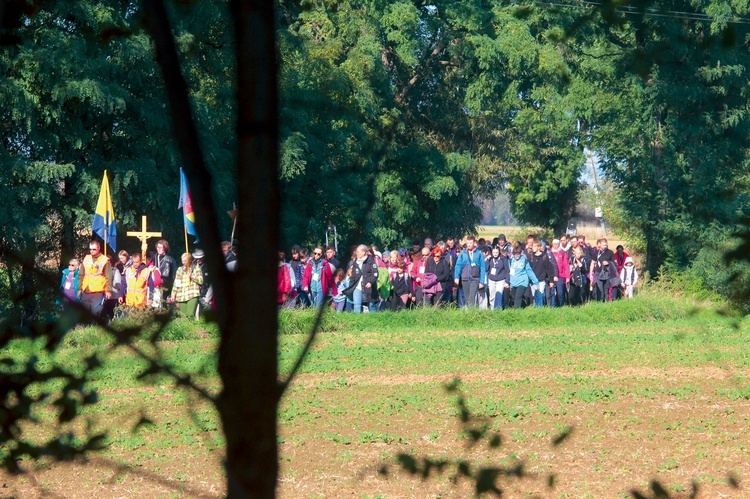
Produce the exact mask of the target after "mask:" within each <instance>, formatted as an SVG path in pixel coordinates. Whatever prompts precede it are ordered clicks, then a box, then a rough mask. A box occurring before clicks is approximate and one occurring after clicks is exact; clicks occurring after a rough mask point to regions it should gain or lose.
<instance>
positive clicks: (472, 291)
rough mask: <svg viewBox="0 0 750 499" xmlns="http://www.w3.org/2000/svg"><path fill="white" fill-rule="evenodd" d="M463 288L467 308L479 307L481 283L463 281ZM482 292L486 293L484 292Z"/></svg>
mask: <svg viewBox="0 0 750 499" xmlns="http://www.w3.org/2000/svg"><path fill="white" fill-rule="evenodd" d="M461 287H463V289H464V296H465V298H466V306H467V307H476V306H478V304H479V302H478V298H479V296H478V293H479V281H466V280H461ZM482 292H485V291H484V290H482Z"/></svg>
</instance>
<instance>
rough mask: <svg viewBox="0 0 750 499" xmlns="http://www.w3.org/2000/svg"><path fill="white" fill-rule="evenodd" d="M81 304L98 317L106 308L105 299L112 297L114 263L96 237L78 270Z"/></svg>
mask: <svg viewBox="0 0 750 499" xmlns="http://www.w3.org/2000/svg"><path fill="white" fill-rule="evenodd" d="M78 278H79V285H80V289H79V291H80V293H79V296H80V299H81V304H82V305H83V306H84V308H86V310H88V311H89V312H91V314H93V315H94V316H96V317H100V316H101V315H102V312H103V310H104V301H105V300H109V299H110V298H112V293H113V291H114V288H113V287H112V265H110V263H109V258H107V257H106V256H104V255H103V254H102V245H101V243H100V242H99V241H97V240H96V239H92V240H91V241H90V242H89V254H88V255H86V257H85V258H84V259H83V265H82V266H81V268H80V269H79V272H78Z"/></svg>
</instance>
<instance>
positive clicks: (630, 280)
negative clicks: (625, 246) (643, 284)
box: [620, 257, 638, 298]
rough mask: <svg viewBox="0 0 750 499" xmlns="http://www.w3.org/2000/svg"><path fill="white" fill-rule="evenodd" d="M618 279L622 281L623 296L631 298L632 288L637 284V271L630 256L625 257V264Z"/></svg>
mask: <svg viewBox="0 0 750 499" xmlns="http://www.w3.org/2000/svg"><path fill="white" fill-rule="evenodd" d="M620 281H622V284H621V286H622V287H623V288H624V289H625V296H626V297H628V298H632V297H633V288H635V285H636V284H638V271H637V270H636V269H635V264H634V263H633V259H632V258H630V257H627V258H625V265H623V266H622V270H621V271H620Z"/></svg>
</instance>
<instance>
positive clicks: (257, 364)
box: [219, 0, 280, 497]
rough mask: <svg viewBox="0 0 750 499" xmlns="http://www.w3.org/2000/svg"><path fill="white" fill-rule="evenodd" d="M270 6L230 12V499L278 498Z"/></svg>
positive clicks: (224, 348)
mask: <svg viewBox="0 0 750 499" xmlns="http://www.w3.org/2000/svg"><path fill="white" fill-rule="evenodd" d="M273 5H274V2H273V1H270V0H255V1H242V0H234V1H233V2H232V4H231V8H232V17H233V19H234V23H235V24H234V29H235V45H236V50H237V146H238V151H237V178H238V185H237V191H238V192H237V195H238V206H237V207H238V212H239V215H238V218H237V234H238V246H239V255H238V271H237V275H236V287H235V293H236V295H235V296H236V297H237V300H236V303H235V304H233V305H234V307H235V310H234V312H233V313H230V314H229V322H228V324H227V328H226V330H222V336H221V346H220V348H219V374H220V375H221V379H222V381H223V382H224V389H223V391H222V393H221V396H220V399H219V410H220V413H221V418H222V423H223V425H224V433H225V435H226V438H227V449H226V452H227V457H226V471H227V480H228V493H229V497H273V496H274V494H275V490H276V479H277V475H278V452H277V443H276V416H277V406H278V359H277V356H278V353H277V351H278V347H277V343H278V338H277V334H278V317H277V310H276V281H277V279H278V277H277V275H276V274H277V268H278V244H279V212H280V201H279V185H278V178H279V177H278V103H277V101H278V98H277V88H276V85H277V83H276V72H277V68H276V46H275V38H274V31H275V30H274V17H273Z"/></svg>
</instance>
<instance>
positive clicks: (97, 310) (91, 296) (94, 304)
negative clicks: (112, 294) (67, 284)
mask: <svg viewBox="0 0 750 499" xmlns="http://www.w3.org/2000/svg"><path fill="white" fill-rule="evenodd" d="M104 301H105V300H104V293H81V305H83V306H84V308H85V309H86V310H88V311H89V312H91V314H92V315H95V316H96V317H100V316H101V315H102V311H103V310H104Z"/></svg>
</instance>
